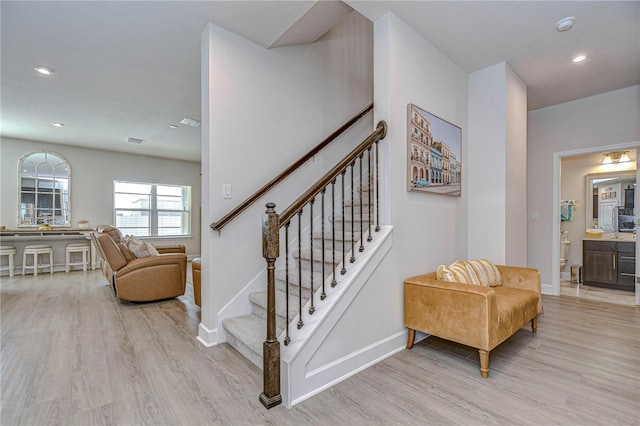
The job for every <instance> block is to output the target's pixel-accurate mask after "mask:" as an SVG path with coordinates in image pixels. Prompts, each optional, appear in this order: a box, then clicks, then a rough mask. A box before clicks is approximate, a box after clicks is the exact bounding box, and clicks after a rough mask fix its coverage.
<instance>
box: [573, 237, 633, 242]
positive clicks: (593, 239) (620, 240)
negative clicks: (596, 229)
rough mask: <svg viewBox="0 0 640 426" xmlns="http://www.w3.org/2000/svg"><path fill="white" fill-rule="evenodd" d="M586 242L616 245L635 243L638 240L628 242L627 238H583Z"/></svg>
mask: <svg viewBox="0 0 640 426" xmlns="http://www.w3.org/2000/svg"><path fill="white" fill-rule="evenodd" d="M583 240H585V241H608V242H614V243H635V242H636V240H628V239H626V238H624V239H623V238H583Z"/></svg>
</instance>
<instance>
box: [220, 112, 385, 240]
mask: <svg viewBox="0 0 640 426" xmlns="http://www.w3.org/2000/svg"><path fill="white" fill-rule="evenodd" d="M371 110H373V103H371V104H369V105H368V106H367V107H366V108H364V109H363V110H362V111H360V112H359V113H358V114H356V115H354V116H353V117H351V119H349V121H347V122H346V123H344V124H343V125H342V126H340V127H339V128H338V129H337V130H336V131H335V132H333V133H331V134H330V135H329V136H328V137H327V138H326V139H324V140H323V141H322V142H320V143H319V144H318V145H317V146H316V147H315V148H313V149H312V150H311V151H309V152H307V153H306V154H305V155H303V156H302V157H300V159H299V160H298V161H296V162H295V163H293V164H292V165H290V166H289V167H287V168H286V169H284V170H283V171H282V172H280V173H279V174H278V175H277V176H276V177H274V178H273V179H271V180H270V181H269V182H267V183H266V184H264V185H263V186H262V187H261V188H260V189H258V190H257V191H256V192H254V193H253V194H252V195H250V196H249V198H247V199H246V200H244V201H243V202H242V203H240V204H239V205H238V206H237V207H236V208H234V209H233V210H231V211H230V212H229V213H227V214H226V215H224V216H223V217H222V218H221V219H220V220H218V221H216V222H213V223H212V224H211V229H213V230H214V231H218V232H220V231H221V230H222V228H223V227H224V226H225V225H226V224H227V223H229V222H231V221H232V220H233V219H235V218H236V217H237V216H238V215H240V213H242V212H243V211H245V210H246V209H247V208H248V207H249V206H250V205H251V204H253V203H254V202H256V201H257V200H258V199H259V198H260V197H262V196H263V195H264V194H266V193H267V192H269V191H270V190H271V189H272V188H273V187H274V186H276V185H277V184H279V183H280V182H282V181H283V180H284V179H285V178H286V177H287V176H289V175H290V174H291V173H293V172H294V171H296V170H297V169H298V168H299V167H300V166H302V165H303V164H304V163H306V162H307V161H309V160H310V159H311V158H313V157H314V156H315V155H316V154H317V153H318V152H320V151H321V150H322V149H323V148H324V147H326V146H327V145H329V144H330V143H331V142H333V141H334V140H335V139H336V138H337V137H338V136H340V135H341V134H342V133H344V132H345V131H346V130H347V129H348V128H349V127H351V126H353V125H354V124H355V123H357V122H358V121H359V120H360V119H361V118H362V117H364V116H365V115H367V114H368V113H369V112H370V111H371Z"/></svg>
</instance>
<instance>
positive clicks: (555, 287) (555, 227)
mask: <svg viewBox="0 0 640 426" xmlns="http://www.w3.org/2000/svg"><path fill="white" fill-rule="evenodd" d="M625 149H626V150H630V149H637V150H638V153H637V154H636V182H640V180H638V178H639V177H640V172H639V170H640V167H638V163H640V161H639V160H640V141H635V142H626V143H621V144H615V145H602V146H595V147H591V148H580V149H574V150H570V151H558V152H554V153H553V180H552V182H553V183H552V190H551V196H552V200H551V205H552V210H553V216H552V217H553V218H554V219H553V220H552V221H551V238H549V243H550V250H549V253H551V268H552V273H551V280H552V282H551V294H552V295H554V296H559V295H560V238H559V235H560V192H561V191H560V186H561V184H562V182H561V181H560V167H561V161H560V160H561V159H562V158H564V157H575V156H578V155H587V154H598V153H602V152H609V151H624V150H625ZM635 196H636V205H637V202H638V191H636V194H635ZM636 220H638V221H640V219H639V218H636ZM637 223H640V222H637ZM639 249H640V238H636V253H637V254H636V256H637V255H638V254H640V250H639ZM637 277H640V261H636V287H635V297H636V305H640V284H638V282H637Z"/></svg>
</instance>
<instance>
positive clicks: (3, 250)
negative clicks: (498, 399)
mask: <svg viewBox="0 0 640 426" xmlns="http://www.w3.org/2000/svg"><path fill="white" fill-rule="evenodd" d="M15 254H16V248H15V247H14V246H0V256H7V257H8V258H9V266H0V271H7V270H8V271H9V277H13V274H14V272H15V270H16V265H15V263H14V261H13V256H15Z"/></svg>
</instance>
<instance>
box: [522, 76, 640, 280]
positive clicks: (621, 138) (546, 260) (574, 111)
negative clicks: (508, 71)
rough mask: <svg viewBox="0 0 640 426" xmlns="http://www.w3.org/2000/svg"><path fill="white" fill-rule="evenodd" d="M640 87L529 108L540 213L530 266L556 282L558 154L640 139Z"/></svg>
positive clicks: (533, 202) (535, 205)
mask: <svg viewBox="0 0 640 426" xmlns="http://www.w3.org/2000/svg"><path fill="white" fill-rule="evenodd" d="M639 116H640V86H632V87H628V88H625V89H620V90H615V91H613V92H608V93H604V94H601V95H596V96H591V97H588V98H584V99H579V100H576V101H572V102H567V103H564V104H560V105H555V106H551V107H547V108H541V109H538V110H535V111H530V112H529V115H528V132H527V136H528V144H527V208H528V210H529V214H530V215H531V213H532V212H538V214H539V219H538V220H537V221H533V220H531V216H530V217H529V222H528V227H527V233H528V235H527V240H528V243H527V259H528V262H527V263H528V265H529V266H530V267H533V268H537V269H539V270H540V272H541V274H542V283H543V285H545V284H546V285H550V284H551V283H552V273H553V271H552V266H551V262H552V256H553V255H552V253H551V247H552V245H553V244H555V241H558V238H559V237H558V236H557V235H555V234H554V233H553V231H552V227H553V222H554V221H558V220H559V219H558V218H556V217H555V216H554V215H553V195H552V194H553V182H552V181H553V172H554V171H553V154H554V153H555V152H565V151H572V150H578V149H584V148H593V147H600V146H607V145H615V144H620V143H628V142H635V141H638V140H640V127H639V125H638V123H639V121H638V117H639Z"/></svg>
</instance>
